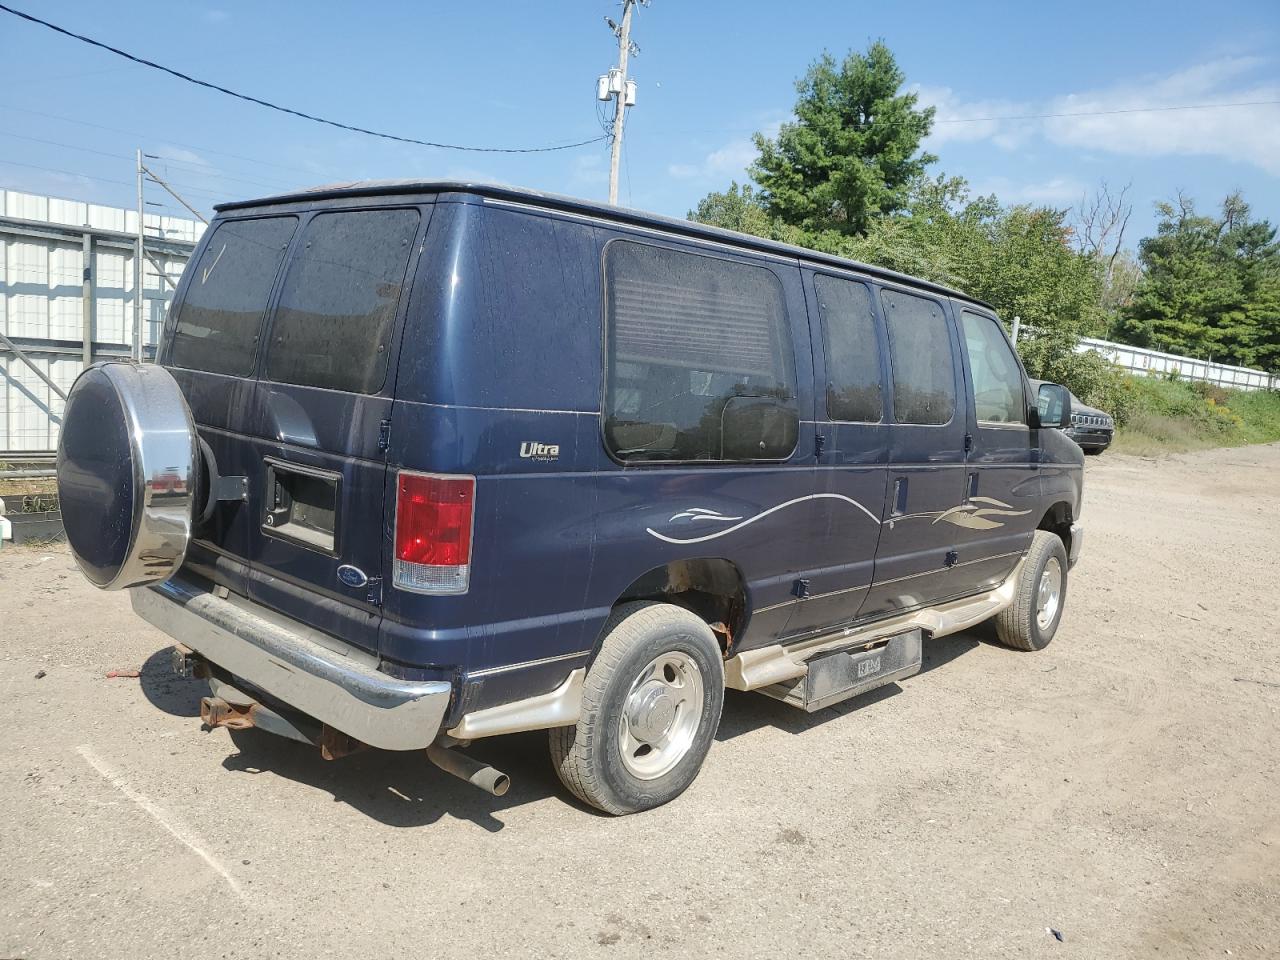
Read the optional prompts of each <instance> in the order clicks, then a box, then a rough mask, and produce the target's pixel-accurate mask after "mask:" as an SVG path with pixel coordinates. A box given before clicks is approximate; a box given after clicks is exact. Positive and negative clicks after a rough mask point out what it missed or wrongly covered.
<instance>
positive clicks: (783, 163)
mask: <svg viewBox="0 0 1280 960" xmlns="http://www.w3.org/2000/svg"><path fill="white" fill-rule="evenodd" d="M904 79H905V78H904V76H903V73H902V71H901V70H900V69H899V68H898V64H897V62H896V61H895V60H894V57H893V54H892V53H891V52H890V51H889V48H888V47H887V46H885V45H884V43H882V42H880V41H876V42H875V43H873V44H871V46H870V47H869V48H868V49H867V52H866V53H865V54H861V53H852V52H851V53H850V54H849V55H848V56H847V57H845V59H844V62H843V63H841V64H839V65H837V63H836V61H835V59H834V58H833V57H832V56H831V55H830V54H823V56H822V57H821V58H820V59H819V60H818V61H817V62H815V63H814V64H813V65H812V66H811V67H810V68H809V71H808V73H806V74H805V76H804V78H803V79H801V80H800V81H798V82H797V84H796V91H797V93H798V94H799V99H798V100H797V101H796V106H795V115H796V120H795V121H794V122H792V123H785V124H783V125H782V129H781V130H779V131H778V135H777V137H776V138H772V139H771V138H768V137H765V136H763V135H762V134H756V136H755V144H756V148H757V149H758V150H759V151H760V156H759V159H757V161H756V163H755V164H754V165H753V166H752V168H751V176H752V178H753V179H754V180H755V182H756V183H757V184H758V185H759V187H760V199H761V201H762V203H763V206H764V208H765V210H766V211H767V212H768V213H769V214H771V215H773V216H776V217H778V218H779V219H781V220H782V221H783V222H785V223H788V224H791V225H793V226H798V227H803V228H804V229H806V230H810V231H818V232H820V231H827V230H834V231H837V232H839V233H842V234H845V235H849V236H860V235H863V234H865V233H866V232H867V228H868V226H869V224H870V223H871V221H872V220H873V219H875V218H876V217H880V216H884V215H887V214H892V213H896V212H898V211H900V210H902V209H903V207H904V206H905V205H906V201H907V195H908V189H909V187H910V185H911V183H912V181H913V180H915V179H916V178H917V177H919V176H920V175H921V174H923V173H924V169H925V166H926V165H927V164H930V163H933V162H934V161H935V160H936V159H937V158H936V157H934V156H932V155H930V154H927V153H921V152H920V141H921V140H922V139H924V137H925V136H927V135H928V133H929V130H930V129H931V127H932V126H933V115H934V110H933V108H932V107H928V108H926V109H923V110H919V109H917V108H916V102H917V98H916V95H915V94H913V93H910V94H901V93H899V90H900V88H901V87H902V84H903V80H904Z"/></svg>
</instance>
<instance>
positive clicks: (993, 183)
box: [970, 177, 1088, 207]
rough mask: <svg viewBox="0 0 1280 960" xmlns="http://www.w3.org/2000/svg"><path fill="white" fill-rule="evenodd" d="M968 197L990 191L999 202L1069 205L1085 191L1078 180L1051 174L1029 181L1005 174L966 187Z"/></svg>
mask: <svg viewBox="0 0 1280 960" xmlns="http://www.w3.org/2000/svg"><path fill="white" fill-rule="evenodd" d="M970 191H971V194H972V196H975V197H984V196H987V195H988V194H992V193H994V194H995V195H996V196H997V197H999V198H1000V200H1001V202H1003V203H1029V204H1033V205H1035V206H1047V207H1069V206H1071V205H1072V204H1074V203H1077V202H1078V201H1079V200H1080V198H1081V197H1083V196H1084V195H1085V193H1086V192H1087V191H1088V187H1086V185H1085V184H1083V183H1081V182H1080V181H1079V180H1074V179H1072V178H1070V177H1053V178H1051V179H1049V180H1042V181H1039V182H1033V183H1020V182H1015V181H1013V180H1010V179H1009V178H1007V177H990V178H988V179H986V180H980V181H978V182H976V183H974V184H972V185H971V186H970Z"/></svg>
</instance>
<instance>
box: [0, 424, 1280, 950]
mask: <svg viewBox="0 0 1280 960" xmlns="http://www.w3.org/2000/svg"><path fill="white" fill-rule="evenodd" d="M1278 475H1280V446H1270V447H1254V448H1246V449H1232V450H1219V451H1210V452H1207V453H1200V454H1190V455H1186V456H1180V457H1175V458H1171V459H1167V460H1159V461H1147V460H1140V459H1136V458H1127V457H1119V456H1103V457H1102V458H1099V459H1094V458H1091V459H1090V461H1089V470H1088V479H1087V481H1086V508H1085V512H1084V520H1085V523H1086V525H1087V529H1088V538H1087V540H1086V544H1085V551H1084V556H1083V559H1082V561H1081V563H1080V565H1079V566H1078V567H1077V569H1076V571H1074V573H1073V576H1072V581H1071V597H1070V599H1069V600H1068V604H1067V611H1066V615H1065V619H1064V621H1063V623H1062V627H1061V629H1060V631H1059V633H1058V637H1057V639H1056V640H1055V641H1054V643H1053V644H1052V646H1050V647H1049V649H1048V650H1046V651H1044V652H1042V653H1038V654H1019V653H1013V652H1010V651H1007V650H1004V649H1001V648H999V647H997V646H995V645H994V644H992V643H991V642H990V636H991V635H990V634H989V633H987V632H985V631H982V630H979V631H975V632H973V633H970V634H965V635H961V636H957V637H951V638H947V639H943V640H938V641H936V642H934V643H932V644H928V645H926V662H925V670H924V673H923V674H921V675H920V676H917V677H914V678H912V679H910V680H907V681H905V682H904V683H902V684H901V685H900V686H896V685H895V686H890V687H887V688H885V689H883V690H881V691H878V692H876V693H874V694H871V695H870V696H868V697H865V698H862V699H861V700H857V701H853V702H852V703H846V704H842V705H840V706H838V707H835V708H832V709H829V710H825V711H822V712H820V713H818V714H815V715H813V716H806V715H804V714H801V713H799V712H798V711H795V710H793V709H792V708H790V707H787V706H785V705H782V704H779V703H775V702H773V701H771V700H768V699H766V698H764V697H761V696H758V695H754V694H740V693H733V692H731V693H730V695H729V699H728V703H727V704H726V707H725V716H724V722H723V723H722V725H721V730H720V733H719V737H718V740H719V742H718V743H717V744H716V745H715V747H714V748H713V749H712V751H711V755H710V757H709V758H708V761H707V765H706V767H705V769H704V770H703V773H702V775H701V777H700V778H699V779H698V781H697V782H696V783H695V784H694V786H693V788H692V789H690V791H689V792H688V793H686V794H685V795H684V797H682V798H681V799H680V800H678V801H676V802H675V803H673V804H670V805H669V806H667V807H664V808H662V809H660V810H656V811H653V812H651V813H647V814H642V815H639V816H634V817H628V818H623V819H612V818H608V817H604V816H599V815H596V814H594V813H592V812H590V811H588V810H586V809H584V808H582V807H581V806H578V805H576V804H574V803H572V802H570V801H569V800H568V799H567V797H566V794H565V792H564V791H563V790H562V789H560V787H559V785H558V783H557V781H556V779H555V776H554V774H553V773H552V771H551V768H550V764H549V762H548V760H547V748H546V742H545V736H539V735H534V734H528V735H521V736H516V737H509V738H505V739H501V740H496V741H491V742H485V743H482V744H480V745H478V746H477V748H476V749H475V751H474V752H475V753H476V754H477V755H479V756H481V757H483V758H484V759H487V760H489V761H490V762H492V763H494V764H495V765H497V766H499V767H501V768H502V769H505V770H506V771H507V772H508V773H510V774H511V775H512V777H513V780H514V785H513V787H512V789H511V792H510V793H509V794H507V796H506V797H503V798H501V799H498V798H493V797H489V796H487V795H485V794H483V793H481V792H479V791H477V790H475V789H473V788H471V787H468V786H466V785H465V784H462V783H460V782H458V781H455V780H453V779H452V778H450V777H448V776H446V775H445V774H443V773H441V772H439V771H437V770H435V769H434V768H433V767H432V766H430V765H429V764H428V763H427V762H426V761H425V760H422V759H414V758H413V757H410V756H404V755H395V754H385V753H374V754H365V755H360V756H355V757H350V758H347V759H345V760H341V761H337V762H333V763H326V762H325V761H323V760H321V759H320V757H319V756H318V754H317V753H316V752H313V751H311V750H308V749H307V748H305V747H302V746H301V745H295V744H293V743H290V742H288V741H283V740H278V739H274V738H272V737H270V736H268V735H266V734H261V733H259V732H256V731H246V732H243V733H237V734H234V735H231V734H228V733H227V732H226V731H224V730H218V731H214V732H210V733H202V732H201V730H200V724H199V720H198V719H197V703H198V699H199V696H200V693H201V690H200V685H199V684H198V683H197V682H194V681H184V680H180V679H177V678H174V677H173V676H172V675H170V674H168V672H167V662H166V661H167V654H166V649H167V641H166V639H165V638H164V637H163V636H162V635H160V634H159V633H157V632H156V631H154V630H152V629H151V628H149V627H147V626H145V625H143V624H142V623H141V622H140V621H137V620H135V619H134V618H133V616H132V614H131V612H130V610H129V604H128V600H127V598H126V597H125V596H122V595H120V594H110V595H108V594H101V593H97V592H95V591H94V590H92V589H91V588H90V587H89V586H88V585H87V584H86V582H85V581H84V580H83V579H81V578H80V576H79V575H78V574H77V573H76V571H75V568H74V566H73V563H72V561H71V559H70V557H69V555H68V554H67V553H66V551H65V549H64V548H55V549H51V550H43V551H41V550H28V549H17V548H7V549H5V550H4V551H2V552H0V643H2V647H0V656H2V657H3V659H0V684H3V701H0V702H2V703H3V707H2V708H0V729H3V731H4V734H5V735H6V737H7V738H8V739H7V742H8V744H9V746H8V748H7V749H6V750H5V751H4V753H3V755H0V811H3V814H4V815H3V817H0V859H2V862H3V869H2V870H0V957H22V958H31V960H34V958H78V957H94V958H100V957H103V958H105V957H128V958H138V957H150V956H156V957H174V956H178V955H180V954H185V955H188V956H198V957H201V958H216V957H252V958H264V957H306V958H311V957H330V956H332V957H343V958H353V957H364V956H378V957H386V956H448V957H462V956H492V955H495V954H498V955H506V954H520V955H528V956H595V955H601V956H613V957H642V956H643V957H652V956H666V955H673V956H689V957H704V956H713V955H720V956H731V957H736V956H762V957H763V956H770V957H777V956H800V957H819V956H821V957H826V956H831V957H841V958H847V957H864V956H865V957H870V956H875V957H912V958H914V957H921V956H946V957H951V958H954V957H980V958H996V957H1027V956H1060V957H1064V958H1068V957H1088V958H1112V957H1152V956H1159V957H1188V958H1192V957H1194V958H1203V957H1210V956H1234V957H1261V956H1275V955H1276V951H1277V949H1280V948H1278V947H1277V944H1278V943H1280V802H1278V798H1280V768H1278V766H1277V757H1280V723H1278V722H1277V720H1278V717H1277V709H1278V708H1280V649H1278V648H1277V646H1276V643H1275V619H1276V612H1277V608H1280V587H1277V580H1278V579H1280V560H1278V559H1277V545H1280V486H1278V485H1277V482H1276V477H1277V476H1278ZM113 668H126V669H140V670H141V673H142V675H141V677H140V678H139V679H127V678H126V679H107V678H106V677H105V674H106V672H107V671H109V670H111V669H113ZM40 671H43V672H44V676H43V677H42V678H41V679H37V673H38V672H40ZM1051 930H1057V931H1059V932H1060V933H1061V935H1062V939H1061V941H1059V940H1058V939H1057V938H1056V937H1055V936H1053V934H1052V933H1051Z"/></svg>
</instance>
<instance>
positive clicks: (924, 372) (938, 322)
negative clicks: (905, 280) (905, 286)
mask: <svg viewBox="0 0 1280 960" xmlns="http://www.w3.org/2000/svg"><path fill="white" fill-rule="evenodd" d="M880 302H881V303H882V304H884V308H885V310H884V322H885V327H886V328H887V329H888V331H889V358H890V360H891V362H892V367H893V416H894V419H895V420H897V422H898V423H922V424H934V425H937V424H943V423H950V422H951V417H952V415H953V414H954V413H955V409H956V380H955V363H954V361H953V360H952V354H951V335H950V331H949V330H948V329H947V318H946V316H945V315H944V314H943V312H942V305H941V304H940V303H938V301H937V300H931V299H928V298H926V297H915V296H912V295H911V294H909V293H898V292H896V291H894V290H883V291H881V294H880Z"/></svg>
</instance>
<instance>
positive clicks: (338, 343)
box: [247, 206, 430, 651]
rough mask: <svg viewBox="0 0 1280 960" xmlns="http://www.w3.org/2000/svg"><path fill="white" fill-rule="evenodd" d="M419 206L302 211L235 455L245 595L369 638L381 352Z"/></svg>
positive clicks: (386, 402) (375, 606)
mask: <svg viewBox="0 0 1280 960" xmlns="http://www.w3.org/2000/svg"><path fill="white" fill-rule="evenodd" d="M424 209H426V210H429V209H430V208H429V207H427V208H424ZM426 220H427V215H426V214H425V213H424V212H423V211H422V210H420V209H418V208H416V207H413V206H400V207H391V206H387V207H377V208H345V209H335V210H324V211H320V212H317V213H315V214H312V215H311V216H309V217H307V218H305V219H304V220H303V222H302V223H301V224H300V226H299V229H298V235H297V238H296V239H295V241H294V243H293V246H292V248H291V251H290V256H289V261H288V263H287V265H286V267H285V272H284V276H283V279H282V281H281V285H280V292H279V296H278V301H277V304H276V307H275V309H274V311H273V315H272V319H271V322H270V324H269V325H268V327H267V333H266V337H267V344H266V350H265V351H264V352H263V356H262V359H261V365H260V383H259V385H258V388H257V397H258V410H257V420H256V430H255V433H256V437H255V439H254V442H253V444H252V447H253V452H252V456H251V457H249V458H247V459H251V460H252V461H253V462H252V463H251V464H248V465H247V469H248V470H249V471H250V472H249V474H248V475H249V477H250V491H251V493H250V502H249V504H248V508H249V509H248V514H249V518H250V519H249V523H248V527H249V529H248V532H247V535H248V544H249V558H250V564H251V570H250V574H249V591H248V593H249V596H250V597H251V598H253V599H255V600H257V601H258V602H260V603H262V604H264V605H266V606H268V607H271V608H274V609H276V610H278V611H280V612H281V613H284V614H285V615H287V616H289V617H292V618H294V619H296V620H299V621H301V622H303V623H307V624H310V625H312V626H314V627H316V628H317V629H319V630H322V631H325V632H327V633H331V634H335V635H336V636H339V637H341V638H342V639H344V640H346V641H348V642H350V643H352V644H355V645H357V646H359V647H363V648H365V649H368V650H371V651H373V650H376V649H377V635H378V624H379V621H380V619H381V613H380V608H381V578H382V575H383V570H382V558H383V555H384V552H385V551H384V549H383V548H384V538H385V536H386V533H385V529H386V526H385V518H384V502H383V501H384V487H385V480H386V461H385V449H384V447H385V445H386V439H385V438H386V431H387V430H388V429H389V425H390V422H391V408H392V403H393V396H394V392H395V384H394V370H395V366H394V364H391V363H390V362H389V359H390V358H391V357H393V356H395V355H396V354H397V352H398V349H399V341H400V332H399V331H400V330H401V328H402V327H403V315H404V312H405V310H406V309H407V306H408V304H407V299H408V297H407V293H405V291H407V289H408V287H409V281H410V278H411V277H412V273H413V268H414V265H415V262H416V259H417V255H418V253H419V250H420V247H421V238H422V236H423V232H424V230H425V227H426Z"/></svg>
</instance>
